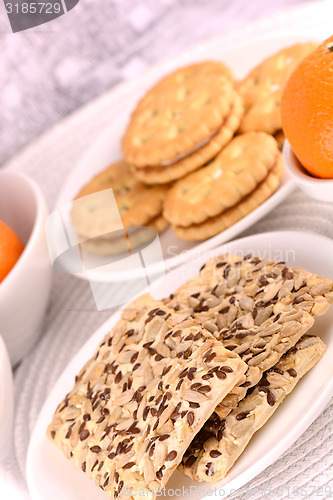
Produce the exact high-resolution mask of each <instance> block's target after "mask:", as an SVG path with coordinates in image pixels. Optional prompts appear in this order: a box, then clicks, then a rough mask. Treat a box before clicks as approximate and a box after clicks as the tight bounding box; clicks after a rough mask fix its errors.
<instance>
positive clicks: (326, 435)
mask: <svg viewBox="0 0 333 500" xmlns="http://www.w3.org/2000/svg"><path fill="white" fill-rule="evenodd" d="M262 1H263V0H262ZM236 3H237V2H235V4H236ZM250 3H251V4H252V5H253V11H251V12H250V9H248V12H249V17H253V16H254V12H255V11H256V12H259V11H260V3H261V2H248V4H250ZM218 12H219V15H220V22H221V26H223V13H222V12H220V11H218ZM332 14H333V12H332V2H331V1H325V2H316V3H311V4H306V5H303V6H302V7H301V8H298V9H293V10H289V11H285V12H283V13H281V14H279V15H275V16H274V18H273V19H269V20H268V19H267V20H265V21H261V22H259V23H256V24H253V25H249V26H247V27H244V28H243V29H242V30H241V31H234V32H233V33H230V34H228V35H227V41H228V42H229V43H232V41H233V40H236V39H237V38H238V37H240V36H242V37H246V36H247V35H251V34H252V33H254V32H255V33H259V32H267V31H271V30H272V29H275V28H278V27H280V26H284V25H285V24H286V23H287V24H289V23H290V24H292V25H293V26H294V27H295V29H308V30H309V33H311V30H312V29H313V28H314V27H316V28H318V25H320V26H321V27H322V31H323V37H324V36H326V35H328V34H330V30H331V19H332V17H333V16H332ZM197 15H198V17H197V22H199V21H200V33H201V34H202V36H203V35H206V36H208V35H209V33H210V19H209V18H205V16H202V17H199V13H198V14H197ZM228 21H229V20H228ZM168 22H170V19H168ZM177 22H179V23H181V22H184V27H186V26H187V25H186V22H185V20H184V21H183V20H182V19H181V17H179V18H178V19H177ZM161 23H162V21H161ZM162 24H163V23H162ZM216 25H217V19H216V18H215V19H214V26H216ZM160 29H161V26H160ZM184 29H185V28H184ZM186 29H188V27H187V28H186ZM194 39H195V36H194V35H193V40H194ZM190 41H191V30H189V29H188V32H187V38H186V39H185V40H184V39H182V40H176V39H175V40H173V43H174V46H175V47H176V48H177V49H178V48H180V47H182V46H184V45H185V44H189V43H190ZM160 47H161V49H160V50H159V51H158V54H156V57H155V59H157V58H158V57H159V55H160V54H163V42H161V44H160ZM111 103H112V100H110V95H109V94H108V93H107V94H105V95H103V96H102V97H100V98H98V99H97V100H96V101H94V102H93V103H92V104H90V105H88V107H86V108H85V109H84V110H83V111H78V112H77V113H75V114H74V115H72V116H70V117H69V118H67V119H66V120H65V123H64V122H63V123H62V124H59V125H57V126H56V128H55V129H53V131H52V132H51V133H48V134H46V135H44V136H43V137H42V138H41V139H40V140H38V142H36V143H35V144H34V145H33V146H31V147H30V148H29V149H27V150H26V151H24V152H23V153H22V154H21V155H20V156H18V157H16V158H15V159H14V160H13V161H12V162H11V163H10V164H8V167H9V168H11V169H15V170H19V171H25V172H26V173H28V174H29V175H31V176H32V177H34V178H35V179H36V180H37V182H38V183H39V184H40V186H41V187H42V189H43V191H44V193H45V195H46V198H47V200H48V202H49V204H50V207H51V206H52V204H53V203H54V200H55V198H56V196H57V194H58V191H59V189H60V187H61V185H62V183H63V182H64V179H65V177H66V175H67V174H68V172H69V171H70V169H71V168H72V167H73V165H75V164H76V162H77V161H78V159H79V157H80V156H81V154H82V151H84V149H85V148H86V147H87V146H88V145H89V144H90V143H91V142H92V141H93V140H94V139H95V138H96V137H97V136H98V135H99V134H100V132H101V131H102V130H103V129H104V127H105V126H106V125H107V123H108V122H109V120H110V112H111V111H112V109H110V106H111ZM279 229H291V230H292V229H295V230H305V231H310V232H317V233H320V234H323V235H326V236H329V237H331V238H333V205H330V204H325V203H321V202H318V201H314V200H311V199H310V198H308V197H307V196H305V195H304V194H302V193H301V192H299V191H295V193H293V194H292V195H291V196H290V197H289V198H288V199H287V200H286V201H285V202H284V203H283V204H282V205H281V206H280V207H278V208H276V209H275V210H274V212H272V213H270V214H269V215H268V216H266V217H265V218H264V219H263V220H261V221H260V222H259V223H257V224H256V225H255V226H253V227H251V228H249V229H248V231H247V234H251V233H258V232H265V231H271V230H279ZM314 251H315V249H314ZM115 293H116V292H115ZM109 314H110V311H104V312H97V311H96V308H95V305H94V302H93V299H92V296H91V291H90V288H89V285H88V284H87V283H86V282H83V281H79V280H77V279H75V278H73V277H70V276H67V275H62V274H55V276H54V285H53V290H52V295H51V300H50V304H49V308H48V310H47V314H46V317H45V321H44V326H43V331H44V335H43V337H42V338H41V340H40V341H39V342H38V344H37V345H36V346H35V348H34V349H33V350H32V351H31V353H30V354H29V355H28V356H27V358H26V359H25V360H24V362H23V363H22V364H21V366H20V367H19V368H18V370H17V371H16V374H15V398H16V407H15V408H16V409H15V427H14V428H15V431H14V437H13V448H12V452H11V454H10V457H9V458H8V460H7V462H6V463H5V465H4V467H2V469H0V477H2V479H3V480H5V481H6V482H10V483H11V484H12V485H14V487H15V491H16V493H17V498H24V499H27V500H28V499H29V498H30V496H29V493H28V491H27V487H26V484H25V479H24V475H25V462H26V453H27V447H28V442H29V438H30V435H31V432H32V429H33V426H34V423H35V421H36V418H37V415H38V413H39V411H40V408H41V406H42V404H43V402H44V401H45V398H46V396H47V394H48V393H49V391H50V390H51V388H52V386H53V385H54V383H55V382H56V380H57V378H58V376H59V375H60V373H61V372H62V371H63V369H64V367H65V366H66V365H67V364H68V362H69V361H70V359H71V358H72V357H73V355H74V354H75V353H76V352H77V351H78V349H79V347H80V346H81V345H82V344H83V343H84V342H85V341H86V339H88V338H89V336H90V335H91V334H92V333H93V332H94V331H95V330H96V329H97V328H98V327H99V326H100V325H101V324H102V323H103V322H104V321H105V319H106V318H107V317H108V315H109ZM332 416H333V401H332V403H331V405H329V406H328V407H327V409H326V410H325V412H324V413H323V414H322V415H321V416H320V417H319V418H318V419H317V420H316V421H315V422H314V423H313V425H312V426H311V427H310V428H309V429H308V430H307V431H306V432H305V433H304V434H303V436H301V438H300V439H299V440H298V441H297V442H296V444H295V445H294V446H293V447H292V449H290V450H289V451H288V452H287V453H285V454H284V455H283V456H282V457H281V458H280V459H279V460H278V461H277V462H276V463H275V464H273V465H271V466H270V467H268V468H267V469H266V470H265V471H264V472H263V473H261V474H260V475H259V476H257V477H256V478H255V480H253V481H252V482H251V484H248V485H246V487H245V488H244V489H243V488H242V490H241V491H238V492H235V493H234V494H232V495H231V496H230V498H232V499H234V498H241V499H248V498H251V499H260V498H261V499H262V498H265V499H266V498H267V499H277V498H279V499H283V498H288V497H298V498H307V499H313V498H317V497H328V496H330V495H328V494H325V487H330V488H331V490H330V491H331V496H332V495H333V480H332V478H333V470H332V468H333V432H332V429H333V426H332V423H333V418H332ZM295 487H296V488H303V489H302V490H299V491H298V490H294V489H293V488H295ZM249 488H250V489H251V490H250V489H249ZM315 488H322V489H321V490H320V489H317V490H315ZM0 490H1V482H0ZM327 491H328V490H326V493H327ZM0 496H1V495H0ZM13 498H14V496H13ZM15 498H16V497H15ZM10 500H12V498H10Z"/></svg>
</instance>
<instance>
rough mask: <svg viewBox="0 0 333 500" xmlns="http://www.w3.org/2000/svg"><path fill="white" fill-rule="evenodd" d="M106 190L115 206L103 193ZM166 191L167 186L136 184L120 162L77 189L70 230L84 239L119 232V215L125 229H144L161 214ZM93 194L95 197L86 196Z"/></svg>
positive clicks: (122, 162)
mask: <svg viewBox="0 0 333 500" xmlns="http://www.w3.org/2000/svg"><path fill="white" fill-rule="evenodd" d="M110 188H112V189H113V194H114V197H115V200H116V203H117V206H115V203H114V199H113V198H112V196H110V193H109V191H106V190H107V189H110ZM167 190H168V187H167V186H156V187H153V186H146V185H145V184H143V183H142V182H140V181H138V180H137V179H136V178H135V177H134V176H133V174H132V173H131V171H130V168H129V166H128V164H127V163H126V162H125V161H124V160H120V161H118V162H116V163H114V164H112V165H111V166H109V167H108V168H107V169H105V170H104V171H103V172H101V173H100V174H98V175H96V176H95V177H94V178H93V179H92V180H91V181H90V182H89V183H88V184H87V185H85V186H84V187H83V188H82V189H81V191H80V192H79V194H78V195H77V197H76V201H75V202H74V203H73V208H72V214H71V215H72V223H73V226H74V227H75V229H76V231H77V233H78V234H81V235H85V237H87V238H93V237H96V236H100V235H103V234H107V233H111V232H113V231H115V230H119V229H120V228H119V214H120V217H121V221H122V224H123V225H124V227H125V228H126V227H127V226H144V225H145V224H146V223H147V222H148V221H150V220H152V219H153V218H155V217H157V216H158V215H159V214H160V213H161V211H162V207H163V202H164V199H165V195H166V193H167ZM97 192H99V193H100V194H99V196H89V195H92V194H93V193H97ZM79 198H80V200H78V199H79ZM118 211H119V212H118Z"/></svg>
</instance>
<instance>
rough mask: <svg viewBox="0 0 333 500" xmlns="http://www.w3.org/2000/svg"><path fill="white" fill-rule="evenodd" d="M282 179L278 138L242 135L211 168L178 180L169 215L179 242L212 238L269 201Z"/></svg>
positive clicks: (168, 202)
mask: <svg viewBox="0 0 333 500" xmlns="http://www.w3.org/2000/svg"><path fill="white" fill-rule="evenodd" d="M282 175H283V163H282V157H281V153H280V152H279V150H278V146H277V142H276V140H275V139H274V137H272V136H271V135H268V134H266V133H265V132H249V133H247V134H242V135H239V136H237V137H236V138H234V139H233V140H232V141H231V142H230V143H229V144H228V146H226V147H225V148H224V149H223V151H222V152H221V153H220V154H219V155H218V156H217V157H216V158H215V159H214V161H212V162H211V163H210V164H209V165H208V166H207V167H204V168H201V169H200V170H198V171H197V172H193V173H192V174H191V175H189V176H187V177H184V179H181V180H179V181H178V182H176V184H175V185H174V186H173V187H172V188H171V189H170V191H168V193H167V196H166V199H165V203H164V216H165V218H166V219H167V220H168V221H169V222H170V223H171V224H172V228H173V230H174V232H175V234H176V236H178V237H179V238H182V239H184V240H202V239H206V238H209V237H211V236H213V235H215V234H217V233H219V232H221V231H223V230H225V229H227V228H228V227H229V226H230V225H232V224H234V223H235V222H237V221H238V220H240V219H241V218H242V217H244V216H245V215H247V214H248V213H250V212H251V211H252V210H254V209H255V208H256V207H257V206H259V205H260V204H261V203H263V201H265V200H266V199H267V198H268V197H269V196H270V195H271V194H272V193H273V192H274V191H275V190H276V189H277V187H278V185H279V183H280V180H281V177H282Z"/></svg>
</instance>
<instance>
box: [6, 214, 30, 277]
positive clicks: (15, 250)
mask: <svg viewBox="0 0 333 500" xmlns="http://www.w3.org/2000/svg"><path fill="white" fill-rule="evenodd" d="M23 250H24V246H23V244H22V242H21V240H20V238H19V237H18V236H17V234H16V233H15V232H14V231H13V230H12V229H11V228H10V227H9V226H7V224H5V223H4V222H2V221H1V220H0V283H1V281H2V280H3V279H4V278H5V277H6V276H7V274H8V273H9V271H10V270H11V269H12V268H13V267H14V265H15V264H16V262H17V261H18V259H19V257H20V255H21V253H22V252H23Z"/></svg>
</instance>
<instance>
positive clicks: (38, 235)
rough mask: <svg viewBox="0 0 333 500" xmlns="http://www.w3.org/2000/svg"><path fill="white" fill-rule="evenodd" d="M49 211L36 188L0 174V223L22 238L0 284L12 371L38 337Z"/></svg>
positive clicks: (46, 279)
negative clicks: (21, 247)
mask: <svg viewBox="0 0 333 500" xmlns="http://www.w3.org/2000/svg"><path fill="white" fill-rule="evenodd" d="M46 217H47V208H46V204H45V201H44V197H43V195H42V193H41V191H40V189H39V187H38V186H37V184H36V183H35V182H34V181H33V180H31V179H30V178H28V177H27V176H26V175H23V174H20V173H15V172H11V171H10V170H4V171H0V220H3V221H4V222H5V223H6V224H8V225H9V226H10V227H11V228H12V229H13V230H14V231H15V232H16V233H17V234H18V236H19V237H20V238H21V240H22V242H23V243H24V245H25V249H24V251H23V253H22V255H21V257H20V258H19V260H18V261H17V263H16V264H15V266H14V267H13V269H12V270H11V271H10V272H9V274H8V275H7V276H6V277H5V279H4V280H3V281H2V282H1V283H0V304H1V306H0V334H1V335H2V337H3V340H4V342H5V344H6V346H7V349H8V352H9V357H10V360H11V363H12V365H13V366H14V365H16V363H18V361H20V360H21V359H22V358H23V356H24V355H25V354H26V353H27V352H28V350H29V349H30V348H31V346H32V345H33V344H34V342H35V341H36V339H37V338H38V336H39V334H40V326H41V320H42V319H43V315H44V313H45V309H46V305H47V301H48V296H49V291H50V286H51V276H52V267H51V261H50V258H49V253H48V249H47V244H46V236H45V219H46Z"/></svg>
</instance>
